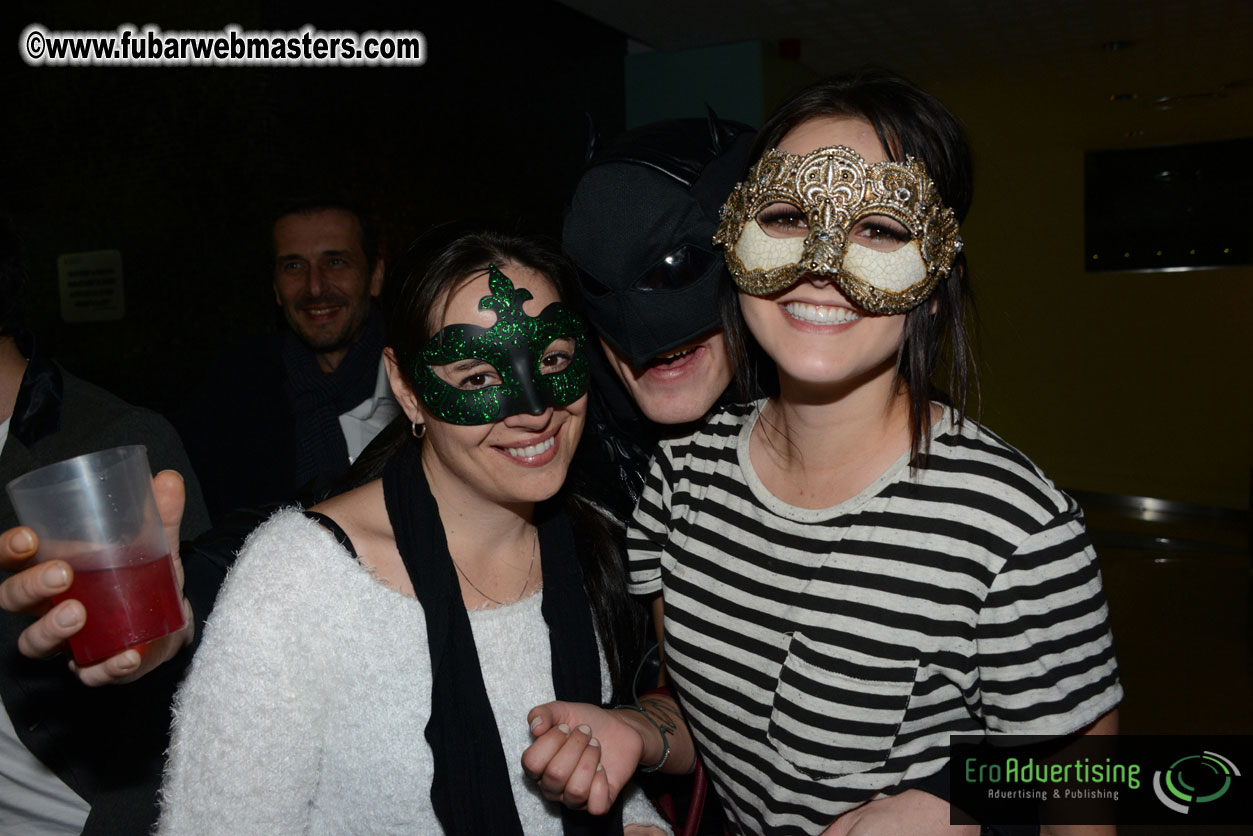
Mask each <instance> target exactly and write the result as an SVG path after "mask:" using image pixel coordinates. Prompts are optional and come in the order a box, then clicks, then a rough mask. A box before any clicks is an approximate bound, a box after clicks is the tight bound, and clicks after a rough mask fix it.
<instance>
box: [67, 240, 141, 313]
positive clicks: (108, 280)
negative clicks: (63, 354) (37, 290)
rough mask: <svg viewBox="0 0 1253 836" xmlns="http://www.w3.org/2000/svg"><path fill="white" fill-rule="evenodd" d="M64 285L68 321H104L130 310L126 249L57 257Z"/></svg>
mask: <svg viewBox="0 0 1253 836" xmlns="http://www.w3.org/2000/svg"><path fill="white" fill-rule="evenodd" d="M57 275H58V276H59V277H60V285H61V319H62V320H64V321H65V322H104V321H107V320H113V319H121V318H122V316H123V315H124V314H125V313H126V292H125V289H124V288H123V286H122V253H121V252H119V251H118V250H94V251H93V252H88V253H66V254H64V255H61V256H58V257H57Z"/></svg>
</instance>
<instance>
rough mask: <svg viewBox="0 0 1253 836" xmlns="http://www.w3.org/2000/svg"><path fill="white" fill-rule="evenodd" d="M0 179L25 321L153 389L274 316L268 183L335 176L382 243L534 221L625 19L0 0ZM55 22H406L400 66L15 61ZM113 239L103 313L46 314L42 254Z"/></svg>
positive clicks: (601, 113)
mask: <svg viewBox="0 0 1253 836" xmlns="http://www.w3.org/2000/svg"><path fill="white" fill-rule="evenodd" d="M6 18H7V23H6V26H5V29H6V30H7V32H8V35H7V36H6V42H7V43H8V44H11V45H12V46H11V47H9V48H6V49H5V50H4V53H5V54H4V55H3V58H2V59H0V60H2V61H3V66H4V78H3V81H2V89H3V91H4V95H5V100H6V103H5V104H6V106H5V115H4V117H3V118H4V121H5V125H6V127H5V131H4V133H5V135H6V137H7V141H6V143H5V144H6V146H7V148H8V150H7V151H6V152H5V154H4V155H3V156H4V159H3V162H2V163H0V196H2V200H3V206H4V208H5V209H7V210H8V211H9V212H10V213H11V214H12V215H13V216H14V217H15V220H16V221H17V223H18V225H19V230H20V234H21V235H22V237H23V239H24V240H25V242H26V244H27V248H28V258H29V263H30V267H31V274H32V276H31V278H32V287H31V288H30V291H29V299H28V312H29V319H30V321H31V324H32V325H33V326H35V327H36V329H37V331H38V333H39V335H40V338H41V340H42V341H43V342H44V343H45V344H46V345H48V346H49V347H50V348H51V349H52V350H53V353H54V354H55V356H56V357H57V358H58V359H59V360H60V361H61V362H62V363H63V364H64V365H66V366H67V367H68V368H70V369H71V370H72V371H74V372H76V373H77V374H79V375H81V376H83V377H86V378H88V379H90V380H92V381H94V382H97V383H99V384H101V385H103V386H105V387H107V388H109V389H112V390H114V391H115V392H117V393H118V394H120V395H121V396H122V397H124V398H126V399H128V400H131V401H133V402H136V403H140V404H144V405H148V406H152V407H155V408H158V409H169V408H171V407H173V406H175V405H176V404H177V402H178V400H179V399H180V397H181V396H182V394H183V393H184V392H185V391H186V390H187V389H188V388H189V387H190V386H191V385H193V384H194V382H195V376H196V373H197V370H198V369H202V368H203V367H204V365H205V364H206V363H209V362H210V361H211V359H212V357H213V356H214V354H215V352H216V351H217V350H218V349H219V348H221V347H222V346H223V345H226V344H229V343H231V342H234V341H236V340H239V339H241V338H242V337H245V336H247V335H250V334H254V333H259V332H262V331H265V330H266V329H269V328H273V327H275V323H276V322H277V308H276V307H275V305H274V302H273V294H272V291H271V289H270V274H269V228H270V223H271V213H272V211H273V209H274V206H275V204H277V203H281V202H282V200H283V198H284V197H285V196H290V195H292V194H298V193H303V192H308V191H322V190H327V189H330V190H339V191H343V192H346V193H348V194H349V195H350V196H352V197H354V198H355V199H357V200H358V201H360V202H362V203H363V204H365V205H366V207H367V208H368V209H369V210H370V211H372V212H373V213H374V214H375V215H376V216H377V217H378V219H379V220H380V221H381V223H382V226H383V230H384V234H385V238H386V246H388V247H390V248H393V249H395V248H397V247H402V246H403V244H404V243H405V242H407V241H408V240H409V239H410V238H411V237H412V236H413V235H414V234H416V233H417V232H419V231H421V229H422V228H424V227H425V226H426V225H428V224H430V223H432V222H438V221H440V220H447V219H451V218H457V217H463V216H467V215H472V216H491V217H495V216H501V215H509V216H518V217H520V218H521V219H522V221H523V222H524V223H525V224H526V225H527V226H529V227H531V228H534V229H538V230H540V231H545V232H548V233H552V234H555V233H556V232H557V231H558V229H559V223H560V216H561V212H562V209H563V203H564V201H565V200H566V197H567V195H568V194H569V192H570V190H571V188H572V185H573V183H574V180H575V178H576V177H577V174H578V171H579V168H580V165H581V163H582V160H583V155H584V151H585V148H586V138H587V133H588V129H587V121H586V117H585V114H587V113H590V114H592V115H593V117H594V119H595V122H596V125H597V128H598V129H599V130H600V132H601V133H603V134H610V135H612V134H613V133H615V132H617V131H619V130H621V129H622V126H623V115H622V114H623V90H622V56H623V55H624V53H625V39H624V38H623V37H622V36H621V35H618V34H616V33H614V32H613V31H611V30H609V29H608V28H606V27H604V26H603V25H601V24H598V23H595V22H594V21H592V20H590V19H588V18H585V17H583V16H582V15H580V14H578V13H577V12H574V11H571V10H570V9H568V8H565V7H563V6H559V5H557V4H555V3H550V2H542V0H520V2H511V3H508V4H491V5H490V6H485V5H483V4H469V3H465V4H458V3H440V4H432V3H412V2H407V3H406V2H393V3H377V4H375V3H345V2H336V3H331V2H313V3H295V2H261V1H260V0H210V2H206V3H202V4H199V5H198V7H196V8H195V9H188V8H183V7H179V8H177V9H174V8H170V7H169V6H168V5H167V6H153V7H150V8H147V9H144V8H137V7H135V6H133V5H118V4H115V3H92V2H83V1H82V0H74V1H73V2H65V3H59V4H57V5H55V6H50V5H49V4H33V3H28V4H21V5H19V7H18V8H16V9H10V10H9V11H8V12H6ZM30 23H40V24H42V25H44V26H45V27H46V28H47V29H48V30H49V31H54V30H74V31H80V30H112V29H115V28H116V27H117V26H118V25H120V24H123V23H133V24H135V25H137V26H140V27H142V26H144V25H145V24H148V23H154V24H157V25H158V26H160V27H161V28H162V29H163V30H167V31H172V30H217V29H220V28H221V27H223V26H224V25H226V24H229V23H236V24H238V25H239V26H241V27H242V28H243V29H244V30H267V31H268V30H292V29H298V28H299V27H301V26H303V25H304V24H307V23H311V24H313V25H314V26H315V27H316V28H318V29H321V30H323V31H335V30H351V31H357V32H362V33H364V32H366V31H369V30H376V31H384V30H414V29H416V30H419V31H421V32H422V33H423V34H424V35H425V36H426V40H427V47H428V55H429V59H428V62H427V63H426V65H425V66H421V67H406V68H384V67H359V68H334V67H317V68H300V69H275V68H267V67H239V66H227V67H183V68H164V67H162V68H147V67H145V68H129V67H128V68H112V67H109V68H105V67H28V66H26V65H25V64H23V63H22V62H21V60H20V58H19V56H18V52H17V49H16V46H17V42H18V35H19V33H20V32H21V31H22V29H23V28H24V27H25V26H26V25H28V24H30ZM100 249H117V250H120V251H121V253H122V260H123V270H124V282H125V292H126V315H125V317H124V318H123V319H122V320H121V321H117V322H103V323H79V324H67V323H63V322H62V321H61V318H60V309H59V301H58V293H57V273H56V258H57V256H58V255H59V254H62V253H73V252H83V251H90V250H100Z"/></svg>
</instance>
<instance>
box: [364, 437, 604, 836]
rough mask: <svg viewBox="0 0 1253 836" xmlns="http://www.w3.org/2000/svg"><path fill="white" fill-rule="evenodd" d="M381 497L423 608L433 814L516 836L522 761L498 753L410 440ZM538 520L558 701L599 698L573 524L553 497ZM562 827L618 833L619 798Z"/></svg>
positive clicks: (466, 626)
mask: <svg viewBox="0 0 1253 836" xmlns="http://www.w3.org/2000/svg"><path fill="white" fill-rule="evenodd" d="M383 496H384V499H385V501H386V504H387V515H388V518H389V519H390V521H391V525H392V531H393V532H394V534H395V536H396V546H397V548H398V549H399V551H400V556H401V559H402V560H403V561H404V564H405V569H406V570H407V571H408V573H409V579H410V581H412V583H413V589H414V592H415V593H416V594H417V598H418V601H419V603H421V604H422V610H423V612H424V613H425V614H426V629H427V637H428V642H429V645H430V651H431V676H432V683H431V719H430V722H429V723H427V726H426V739H427V741H428V742H429V743H430V744H431V750H432V752H433V754H434V758H435V774H434V779H433V781H432V784H431V801H432V802H433V804H434V807H435V814H436V816H438V817H439V821H440V824H442V825H443V827H444V832H445V833H446V834H448V836H459V834H465V836H481V834H492V835H493V836H512V835H513V834H518V836H521V834H522V825H521V823H520V822H519V819H518V812H517V809H516V807H515V806H514V803H513V793H512V790H511V789H510V783H509V773H510V771H511V769H519V768H521V767H520V766H519V765H517V764H513V765H512V766H511V765H509V764H507V763H506V761H505V754H504V750H503V749H502V748H501V745H500V737H499V735H498V734H497V731H496V722H495V717H494V715H493V714H492V706H491V703H490V702H489V701H488V698H487V690H486V689H485V687H484V685H483V671H482V669H481V667H480V663H479V657H478V651H477V649H476V648H475V646H474V634H473V633H472V632H471V630H470V618H469V616H468V615H467V614H466V608H465V604H464V602H463V601H462V599H461V588H460V585H459V583H458V581H457V573H456V569H455V568H454V566H453V562H452V557H451V555H450V554H449V552H448V541H447V539H446V538H445V536H444V526H443V524H442V523H441V522H440V518H439V509H438V507H437V506H436V503H435V498H434V497H433V496H432V495H431V491H430V488H429V487H428V486H427V483H426V477H425V475H424V474H423V472H422V464H421V460H420V455H419V452H418V449H417V447H416V446H415V445H412V444H406V445H405V446H404V447H403V448H401V449H400V450H399V451H397V453H396V454H395V455H393V456H392V458H391V460H390V461H389V462H388V463H387V466H386V469H385V470H384V471H383ZM535 523H536V525H537V526H538V528H539V543H540V554H541V555H542V564H541V568H542V572H543V578H544V601H543V604H542V606H541V611H542V613H543V616H544V621H545V623H546V624H547V625H548V636H549V643H550V647H551V649H552V678H553V689H554V692H555V694H556V697H557V699H559V700H567V701H571V702H590V703H594V704H599V703H600V658H599V654H598V652H597V648H596V638H595V628H594V627H593V626H592V614H591V609H590V608H589V605H588V601H587V595H586V594H585V592H584V590H583V576H582V572H581V571H580V569H579V564H578V558H577V557H576V555H575V544H574V532H573V531H572V530H571V527H570V522H569V520H568V519H566V516H565V513H564V512H563V511H562V510H561V508H560V501H559V500H558V501H550V502H547V503H542V504H541V505H538V506H536V509H535ZM516 719H517V722H519V723H521V722H525V718H523V717H518V718H516ZM562 825H563V829H564V832H565V834H566V836H576V834H577V836H593V834H596V835H597V836H600V834H621V833H622V814H621V805H620V804H619V805H615V807H614V809H613V810H612V811H611V812H610V814H609V815H607V816H600V817H597V816H591V815H589V814H587V813H584V812H577V811H574V810H568V809H565V808H562Z"/></svg>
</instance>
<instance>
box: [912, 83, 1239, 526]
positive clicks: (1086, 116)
mask: <svg viewBox="0 0 1253 836" xmlns="http://www.w3.org/2000/svg"><path fill="white" fill-rule="evenodd" d="M924 83H925V81H924ZM932 90H933V92H935V93H936V94H937V95H938V96H939V97H940V98H941V99H942V100H944V101H945V102H946V103H947V104H948V105H949V106H950V107H952V108H953V110H954V111H955V112H957V114H958V115H959V116H960V117H961V118H962V119H963V121H965V122H966V124H967V127H968V128H969V131H970V136H971V140H972V144H973V146H974V151H975V172H976V188H975V201H974V208H973V210H972V213H971V216H970V218H969V219H968V221H967V223H966V225H965V227H964V228H963V234H964V236H965V239H966V244H967V247H966V250H967V253H968V254H969V258H970V262H971V268H972V279H973V282H974V288H975V292H976V298H977V302H978V307H979V313H980V317H981V320H982V331H981V344H980V349H981V350H980V358H981V360H982V383H983V412H982V418H983V421H984V423H985V424H987V425H988V426H989V427H991V428H992V429H994V430H996V431H997V432H998V433H999V434H1001V435H1002V436H1004V437H1005V438H1006V439H1007V440H1009V441H1010V443H1012V444H1014V445H1016V446H1018V447H1020V448H1021V449H1022V450H1023V451H1024V452H1025V453H1027V454H1028V455H1029V456H1030V457H1031V458H1033V459H1034V460H1035V461H1036V462H1037V463H1038V464H1039V465H1040V466H1041V467H1042V468H1044V470H1045V471H1046V472H1047V473H1048V474H1049V475H1050V476H1051V477H1052V478H1053V479H1054V480H1055V481H1056V482H1057V483H1058V484H1060V485H1062V486H1063V487H1066V488H1071V489H1082V490H1094V491H1107V492H1113V493H1123V494H1135V495H1142V496H1156V497H1163V498H1168V499H1177V500H1184V501H1190V502H1198V503H1204V504H1208V505H1220V506H1228V507H1238V508H1247V507H1248V505H1249V479H1250V468H1251V467H1253V364H1251V363H1250V361H1251V360H1253V268H1238V269H1236V268H1228V269H1221V270H1204V271H1189V272H1180V273H1123V274H1109V273H1105V274H1100V273H1086V272H1084V270H1083V267H1082V265H1083V163H1084V156H1083V155H1084V152H1085V151H1086V150H1095V149H1103V148H1117V147H1133V146H1134V147H1140V146H1146V145H1158V144H1171V143H1177V142H1196V141H1204V140H1209V139H1227V138H1232V137H1238V136H1250V135H1253V94H1251V93H1250V92H1249V91H1247V90H1244V91H1236V93H1235V94H1234V95H1232V96H1231V97H1229V98H1227V99H1225V100H1218V101H1214V102H1205V103H1201V104H1194V105H1192V106H1190V107H1185V108H1181V109H1179V110H1173V111H1168V112H1160V111H1156V110H1153V109H1151V108H1149V107H1147V106H1146V105H1145V104H1144V103H1142V102H1139V101H1133V102H1118V103H1115V102H1109V101H1107V100H1105V96H1104V94H1103V93H1102V92H1101V91H1099V90H1094V89H1091V88H1089V89H1088V90H1086V91H1084V90H1083V89H1081V88H1079V87H1076V86H1065V85H1060V84H1057V85H1054V86H1051V87H1050V86H1049V85H1047V84H1040V85H1034V86H1033V85H1024V84H1022V83H1021V82H1014V83H1011V82H1009V81H1000V80H996V79H978V80H975V81H974V82H973V83H964V84H959V83H954V84H953V85H951V86H949V87H948V88H946V89H941V88H938V87H933V88H932ZM1127 131H1143V133H1142V134H1139V135H1134V134H1133V136H1131V137H1130V138H1128V137H1127V136H1125V135H1124V133H1125V132H1127ZM1251 234H1253V233H1251Z"/></svg>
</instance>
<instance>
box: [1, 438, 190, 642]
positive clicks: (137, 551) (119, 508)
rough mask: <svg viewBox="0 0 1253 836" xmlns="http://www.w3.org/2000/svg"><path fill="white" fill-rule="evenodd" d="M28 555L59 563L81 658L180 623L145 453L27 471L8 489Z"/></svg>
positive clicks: (134, 450) (126, 450) (118, 450)
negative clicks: (34, 546) (76, 621)
mask: <svg viewBox="0 0 1253 836" xmlns="http://www.w3.org/2000/svg"><path fill="white" fill-rule="evenodd" d="M7 490H8V493H9V498H10V499H11V500H12V502H13V508H14V510H15V511H17V516H18V519H19V520H20V521H21V522H22V524H23V525H26V526H29V527H30V528H32V529H34V531H35V534H36V535H38V537H39V552H38V554H37V555H36V560H38V561H39V562H41V563H43V562H47V561H49V560H64V561H65V562H66V563H68V564H70V567H71V568H72V569H73V570H74V582H73V584H71V586H70V588H69V590H68V591H67V592H65V593H64V594H62V595H60V596H58V597H57V598H56V601H57V602H58V603H59V602H60V601H63V600H65V599H68V598H74V599H76V600H78V601H80V602H81V603H82V605H83V607H84V608H85V609H86V610H87V623H86V625H85V626H84V627H83V629H82V630H80V631H79V632H78V633H77V634H75V635H74V636H71V637H70V649H71V650H72V651H73V652H74V661H76V662H78V664H79V665H90V664H94V663H96V662H100V661H103V660H104V659H107V658H109V657H110V656H112V655H114V654H116V653H120V652H121V651H123V650H125V649H127V648H129V647H138V646H139V645H143V644H146V643H148V642H150V641H153V640H154V639H159V638H161V637H162V636H165V635H168V634H169V633H173V632H175V631H176V630H180V629H182V628H183V626H184V624H185V623H186V620H185V619H184V616H183V608H182V605H181V600H180V598H181V596H180V595H179V592H178V586H177V582H176V580H175V577H174V563H173V561H172V560H171V559H170V548H169V546H168V545H167V543H166V540H165V530H164V529H163V528H162V527H161V517H160V515H159V514H158V513H157V503H156V499H155V497H154V496H153V494H152V473H151V471H150V470H149V468H148V452H147V449H146V448H144V447H142V446H138V445H136V446H130V447H114V448H113V449H111V450H101V451H100V452H98V453H90V454H88V455H85V456H79V457H78V458H74V459H69V460H67V461H63V462H58V463H56V464H51V465H48V466H47V467H42V468H40V469H39V470H34V471H31V472H30V473H27V474H26V475H24V476H20V477H18V478H17V479H14V480H13V481H12V482H9V484H8V486H7Z"/></svg>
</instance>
